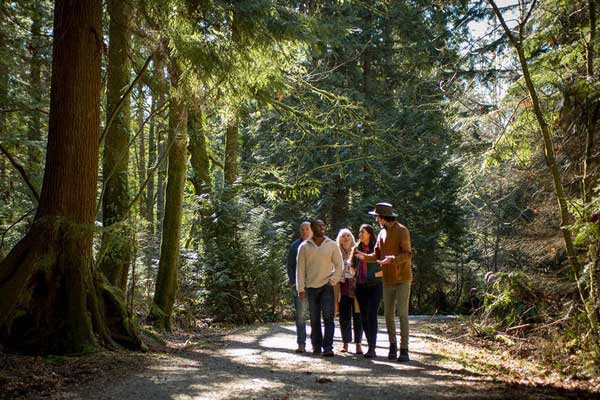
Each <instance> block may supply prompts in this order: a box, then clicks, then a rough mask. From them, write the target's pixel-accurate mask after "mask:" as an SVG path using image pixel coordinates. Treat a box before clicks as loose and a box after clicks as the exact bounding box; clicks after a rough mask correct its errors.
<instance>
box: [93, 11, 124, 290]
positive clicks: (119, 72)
mask: <svg viewBox="0 0 600 400" xmlns="http://www.w3.org/2000/svg"><path fill="white" fill-rule="evenodd" d="M108 13H109V15H110V26H109V40H110V43H109V48H108V91H107V96H106V97H107V106H106V109H107V110H108V112H107V115H109V116H110V115H111V113H112V112H113V110H114V109H115V107H117V105H118V104H119V101H120V99H121V97H122V96H123V93H124V91H125V90H126V89H127V88H128V87H129V81H130V79H131V66H130V62H129V50H130V47H131V33H130V30H131V28H130V25H129V20H130V8H129V6H128V3H127V2H126V1H118V0H110V1H109V2H108ZM108 118H110V117H108ZM107 123H108V121H107ZM129 129H130V101H129V94H127V95H126V97H125V98H124V99H123V103H122V105H121V108H120V109H119V111H118V113H117V115H115V117H114V120H113V122H112V124H111V125H110V127H109V128H108V130H107V132H106V137H105V145H104V158H103V163H102V174H103V179H104V195H103V197H102V218H103V221H104V231H103V235H102V251H101V252H100V260H99V262H100V268H101V269H102V271H103V272H104V274H105V275H106V277H107V278H108V281H109V282H110V283H111V284H113V285H116V286H118V287H120V288H121V289H123V290H125V289H126V286H127V274H128V272H129V264H130V261H131V232H130V229H129V226H128V224H127V223H126V222H125V221H126V220H127V217H128V214H129V201H130V199H129V178H128V177H129V170H128V166H129Z"/></svg>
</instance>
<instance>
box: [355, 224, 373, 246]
mask: <svg viewBox="0 0 600 400" xmlns="http://www.w3.org/2000/svg"><path fill="white" fill-rule="evenodd" d="M363 229H364V230H365V231H367V232H369V249H370V250H371V251H373V249H374V248H375V242H376V241H377V238H376V237H375V230H374V229H373V227H372V226H371V225H369V224H362V225H361V226H360V229H359V230H358V231H359V232H360V231H362V230H363ZM358 245H359V246H361V247H362V242H360V243H359V244H358Z"/></svg>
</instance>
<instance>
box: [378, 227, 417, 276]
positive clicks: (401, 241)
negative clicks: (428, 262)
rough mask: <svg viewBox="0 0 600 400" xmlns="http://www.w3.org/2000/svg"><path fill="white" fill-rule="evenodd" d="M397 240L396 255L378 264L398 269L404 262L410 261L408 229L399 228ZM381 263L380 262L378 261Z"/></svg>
mask: <svg viewBox="0 0 600 400" xmlns="http://www.w3.org/2000/svg"><path fill="white" fill-rule="evenodd" d="M399 235H400V236H399V238H398V248H397V250H396V251H397V253H398V254H396V255H388V256H386V257H385V258H384V259H383V260H382V261H383V262H379V264H380V265H389V266H393V267H400V266H402V265H403V264H404V263H405V262H406V261H410V260H411V259H412V249H411V244H410V233H409V232H408V229H406V228H401V229H400V232H399ZM380 261H381V260H380Z"/></svg>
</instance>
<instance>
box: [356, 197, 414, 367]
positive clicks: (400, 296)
mask: <svg viewBox="0 0 600 400" xmlns="http://www.w3.org/2000/svg"><path fill="white" fill-rule="evenodd" d="M369 214H371V215H374V216H375V218H376V219H377V222H379V224H380V225H381V228H382V230H381V232H379V236H377V242H376V244H375V250H374V252H373V253H372V254H365V253H361V252H357V255H356V256H357V257H358V258H359V259H361V260H365V261H367V262H373V261H376V262H377V263H378V264H379V265H381V269H382V271H383V304H384V310H385V324H386V326H387V332H388V337H389V340H390V352H389V354H388V358H389V359H390V360H392V359H395V358H396V356H397V355H398V346H397V340H396V321H395V319H396V318H395V311H396V308H398V314H399V316H400V356H399V357H398V361H404V362H406V361H409V360H410V358H409V356H408V301H409V298H410V284H411V282H412V268H411V267H412V250H411V245H410V233H409V232H408V229H407V228H406V227H405V226H404V225H402V224H400V223H399V222H398V221H396V217H397V216H398V215H397V214H396V213H395V212H394V210H393V208H392V205H391V204H389V203H377V204H376V205H375V209H374V210H373V211H369Z"/></svg>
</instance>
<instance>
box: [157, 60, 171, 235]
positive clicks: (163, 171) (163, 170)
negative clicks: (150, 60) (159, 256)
mask: <svg viewBox="0 0 600 400" xmlns="http://www.w3.org/2000/svg"><path fill="white" fill-rule="evenodd" d="M156 67H157V72H158V74H157V79H158V88H159V90H160V91H161V93H163V94H164V93H166V92H167V90H168V87H167V81H166V79H165V72H164V70H165V65H164V58H163V56H162V55H157V57H156ZM159 121H162V120H161V119H159ZM166 151H168V149H167V146H166V144H165V127H164V125H163V124H162V123H161V124H159V126H158V157H159V160H161V159H162V160H163V161H161V163H160V166H159V167H158V174H157V179H156V181H157V183H156V191H157V193H156V225H157V230H156V231H157V233H158V234H159V235H161V234H162V224H163V219H164V216H165V182H166V180H167V168H168V158H167V157H161V156H162V155H163V154H166V153H165V152H166Z"/></svg>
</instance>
